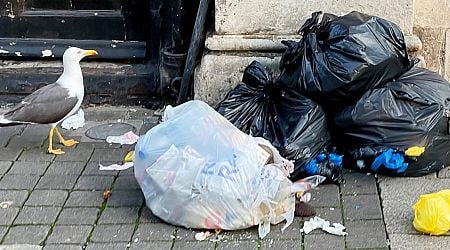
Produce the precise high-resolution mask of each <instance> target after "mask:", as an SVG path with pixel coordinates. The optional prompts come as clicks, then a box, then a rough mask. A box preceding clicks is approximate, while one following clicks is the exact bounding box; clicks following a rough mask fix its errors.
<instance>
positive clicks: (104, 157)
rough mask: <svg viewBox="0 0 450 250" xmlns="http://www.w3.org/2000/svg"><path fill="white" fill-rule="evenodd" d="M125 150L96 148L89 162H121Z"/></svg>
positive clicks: (125, 152)
mask: <svg viewBox="0 0 450 250" xmlns="http://www.w3.org/2000/svg"><path fill="white" fill-rule="evenodd" d="M127 153H128V152H127V150H124V149H121V148H96V149H95V150H94V153H93V154H92V157H91V159H90V161H93V162H99V161H100V162H101V163H103V162H121V161H123V159H124V157H125V155H126V154H127Z"/></svg>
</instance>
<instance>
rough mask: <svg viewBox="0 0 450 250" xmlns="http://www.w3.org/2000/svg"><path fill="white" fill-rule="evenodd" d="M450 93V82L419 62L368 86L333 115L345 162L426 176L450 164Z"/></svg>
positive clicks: (372, 169) (390, 172)
mask: <svg viewBox="0 0 450 250" xmlns="http://www.w3.org/2000/svg"><path fill="white" fill-rule="evenodd" d="M449 98H450V85H449V83H448V82H447V81H446V80H445V79H443V78H442V77H441V76H440V75H438V74H437V73H434V72H431V71H429V70H427V69H423V68H418V67H414V68H412V69H411V70H410V71H408V72H407V73H405V74H404V75H403V76H401V77H400V78H399V79H397V80H395V81H392V82H389V83H387V84H386V85H385V86H383V87H380V88H377V89H372V90H370V91H368V92H367V93H366V94H365V95H364V96H363V97H362V98H361V99H360V100H359V101H358V102H357V103H356V105H354V106H353V107H348V108H346V109H345V110H344V111H342V112H341V113H339V114H337V115H336V116H335V119H334V120H335V124H334V125H335V133H333V135H336V138H335V139H336V141H337V142H339V146H340V148H345V151H346V153H345V157H344V159H345V163H344V165H345V166H348V167H351V168H356V169H358V168H359V169H362V170H364V171H370V172H377V173H381V174H386V175H392V176H422V175H426V174H429V173H431V172H436V171H438V170H440V169H442V168H444V167H447V166H448V165H449V164H450V135H449V118H448V117H449V109H450V102H449V100H450V99H449ZM423 150H424V152H423V153H422V151H423ZM414 152H415V153H414Z"/></svg>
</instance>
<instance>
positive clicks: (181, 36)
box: [159, 0, 197, 98]
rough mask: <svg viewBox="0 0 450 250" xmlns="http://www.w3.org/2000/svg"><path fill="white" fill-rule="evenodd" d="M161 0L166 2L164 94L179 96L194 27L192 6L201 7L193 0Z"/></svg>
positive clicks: (162, 56)
mask: <svg viewBox="0 0 450 250" xmlns="http://www.w3.org/2000/svg"><path fill="white" fill-rule="evenodd" d="M160 1H162V2H163V11H162V20H163V22H162V27H161V29H162V34H161V35H162V36H161V45H160V48H161V49H160V51H161V52H160V60H159V63H160V64H159V69H160V74H159V77H160V85H161V94H162V95H163V96H165V97H169V98H176V95H177V93H178V92H179V88H180V83H181V76H182V74H183V70H184V64H185V61H186V54H187V51H188V47H189V40H190V34H191V33H192V29H193V26H194V20H195V15H194V14H193V13H192V9H196V7H197V6H196V1H192V0H172V1H167V0H166V1H164V0H160Z"/></svg>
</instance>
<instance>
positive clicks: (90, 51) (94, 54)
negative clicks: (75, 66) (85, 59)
mask: <svg viewBox="0 0 450 250" xmlns="http://www.w3.org/2000/svg"><path fill="white" fill-rule="evenodd" d="M96 55H98V53H97V51H96V50H93V49H90V50H86V52H84V56H96Z"/></svg>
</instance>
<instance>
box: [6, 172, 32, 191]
mask: <svg viewBox="0 0 450 250" xmlns="http://www.w3.org/2000/svg"><path fill="white" fill-rule="evenodd" d="M39 179H40V176H39V175H21V174H6V175H4V176H3V178H2V179H1V180H0V189H3V190H21V189H22V190H31V189H33V187H34V186H35V185H36V183H37V182H38V181H39Z"/></svg>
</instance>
